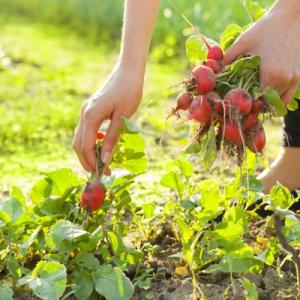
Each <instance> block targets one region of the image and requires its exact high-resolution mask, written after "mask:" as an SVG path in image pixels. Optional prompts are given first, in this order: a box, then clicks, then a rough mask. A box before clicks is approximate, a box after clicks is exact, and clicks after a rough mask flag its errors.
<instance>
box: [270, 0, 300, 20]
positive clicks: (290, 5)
mask: <svg viewBox="0 0 300 300" xmlns="http://www.w3.org/2000/svg"><path fill="white" fill-rule="evenodd" d="M272 10H284V11H287V12H289V13H291V14H292V15H299V16H300V0H277V1H275V3H274V5H273V6H272V8H271V11H272Z"/></svg>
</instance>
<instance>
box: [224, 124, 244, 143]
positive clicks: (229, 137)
mask: <svg viewBox="0 0 300 300" xmlns="http://www.w3.org/2000/svg"><path fill="white" fill-rule="evenodd" d="M224 137H225V139H226V141H227V142H230V143H235V144H237V145H242V143H243V138H242V136H241V130H240V128H239V126H238V125H237V124H235V123H234V122H232V121H225V123H224Z"/></svg>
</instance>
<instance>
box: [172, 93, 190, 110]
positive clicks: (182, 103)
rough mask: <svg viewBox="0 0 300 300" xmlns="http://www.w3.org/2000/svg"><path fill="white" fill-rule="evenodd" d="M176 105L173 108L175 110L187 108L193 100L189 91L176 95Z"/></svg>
mask: <svg viewBox="0 0 300 300" xmlns="http://www.w3.org/2000/svg"><path fill="white" fill-rule="evenodd" d="M176 101H177V107H176V108H175V111H178V110H187V109H189V107H190V105H191V103H192V101H193V95H192V94H191V93H187V92H184V93H181V94H180V95H179V96H178V97H177V100H176Z"/></svg>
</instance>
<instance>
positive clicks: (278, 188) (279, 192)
mask: <svg viewBox="0 0 300 300" xmlns="http://www.w3.org/2000/svg"><path fill="white" fill-rule="evenodd" d="M269 199H270V201H271V206H272V208H273V209H274V210H275V209H277V208H281V209H287V208H289V207H290V205H291V204H292V203H293V201H294V200H293V197H292V195H291V193H290V191H289V190H288V189H287V188H286V187H284V186H282V185H281V184H277V185H275V186H273V187H272V189H271V191H270V195H269Z"/></svg>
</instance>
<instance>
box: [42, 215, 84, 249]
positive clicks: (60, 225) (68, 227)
mask: <svg viewBox="0 0 300 300" xmlns="http://www.w3.org/2000/svg"><path fill="white" fill-rule="evenodd" d="M88 234H89V233H88V232H87V231H85V230H83V229H81V228H80V227H79V226H78V225H75V224H74V223H72V222H70V221H67V220H59V221H57V222H56V223H55V224H54V225H53V226H52V227H51V229H50V231H49V233H48V234H47V235H46V242H47V244H48V246H49V248H50V249H51V250H52V251H57V250H60V249H61V248H63V247H64V245H63V242H64V241H69V242H71V241H75V240H78V238H82V237H86V236H88Z"/></svg>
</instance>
